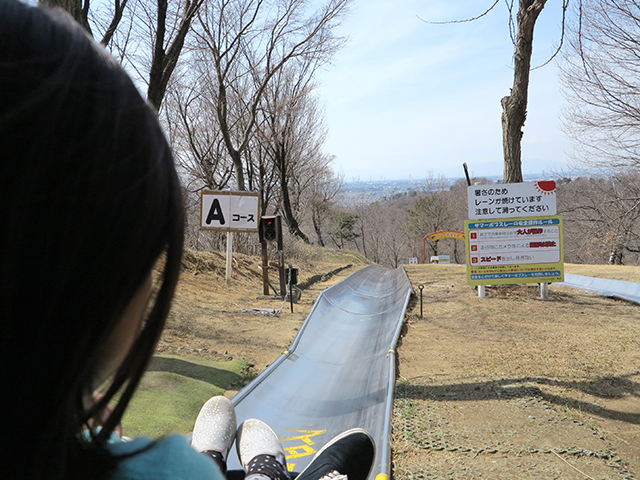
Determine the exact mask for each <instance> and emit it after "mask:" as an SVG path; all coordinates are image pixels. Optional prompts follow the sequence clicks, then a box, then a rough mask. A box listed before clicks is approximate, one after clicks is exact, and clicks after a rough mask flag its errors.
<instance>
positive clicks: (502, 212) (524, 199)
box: [467, 180, 556, 220]
mask: <svg viewBox="0 0 640 480" xmlns="http://www.w3.org/2000/svg"><path fill="white" fill-rule="evenodd" d="M467 201H468V204H469V218H470V219H471V220H488V219H496V218H517V217H542V216H550V215H555V214H556V182H554V181H553V180H549V181H539V182H525V183H505V184H495V185H474V186H471V187H467Z"/></svg>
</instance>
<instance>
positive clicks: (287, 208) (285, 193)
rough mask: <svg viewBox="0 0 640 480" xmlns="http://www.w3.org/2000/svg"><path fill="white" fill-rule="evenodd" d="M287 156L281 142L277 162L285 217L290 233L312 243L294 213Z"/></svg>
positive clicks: (277, 150) (277, 151)
mask: <svg viewBox="0 0 640 480" xmlns="http://www.w3.org/2000/svg"><path fill="white" fill-rule="evenodd" d="M286 158H287V152H286V146H285V145H283V144H279V145H278V147H277V149H276V158H275V164H276V165H277V166H278V171H279V173H280V194H281V195H282V209H283V211H284V219H285V221H286V222H287V226H288V227H289V233H291V235H294V236H296V237H298V238H299V239H300V240H302V241H303V242H305V243H311V242H310V241H309V238H308V237H307V236H306V235H305V234H304V232H303V231H302V230H300V224H299V223H298V220H297V219H296V217H295V215H294V213H293V209H292V208H291V198H290V197H289V181H288V175H287V161H286Z"/></svg>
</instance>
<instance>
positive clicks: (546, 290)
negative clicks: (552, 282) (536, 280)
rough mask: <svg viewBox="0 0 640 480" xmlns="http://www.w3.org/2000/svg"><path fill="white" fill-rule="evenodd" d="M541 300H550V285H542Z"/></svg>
mask: <svg viewBox="0 0 640 480" xmlns="http://www.w3.org/2000/svg"><path fill="white" fill-rule="evenodd" d="M540 298H543V299H545V300H546V299H548V298H549V284H548V283H541V284H540Z"/></svg>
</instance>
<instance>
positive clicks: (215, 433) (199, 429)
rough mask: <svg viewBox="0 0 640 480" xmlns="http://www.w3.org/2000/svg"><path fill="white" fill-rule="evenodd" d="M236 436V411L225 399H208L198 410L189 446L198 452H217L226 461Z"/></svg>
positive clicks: (220, 397) (229, 401)
mask: <svg viewBox="0 0 640 480" xmlns="http://www.w3.org/2000/svg"><path fill="white" fill-rule="evenodd" d="M235 436H236V411H235V409H234V408H233V403H231V400H229V399H228V398H226V397H223V396H217V397H212V398H210V399H209V400H208V401H207V402H206V403H205V404H204V405H203V406H202V408H201V409H200V413H199V414H198V418H197V419H196V424H195V426H194V427H193V435H192V436H191V446H192V447H193V448H195V449H196V450H197V451H199V452H218V453H220V454H222V457H223V460H224V461H226V460H227V457H228V455H229V450H231V445H233V440H234V439H235Z"/></svg>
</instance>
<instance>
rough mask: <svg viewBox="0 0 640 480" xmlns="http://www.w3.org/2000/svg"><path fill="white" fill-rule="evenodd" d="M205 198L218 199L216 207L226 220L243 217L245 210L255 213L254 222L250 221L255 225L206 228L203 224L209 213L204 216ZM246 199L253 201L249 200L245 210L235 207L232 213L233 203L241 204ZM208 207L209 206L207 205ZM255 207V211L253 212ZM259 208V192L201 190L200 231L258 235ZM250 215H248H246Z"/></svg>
mask: <svg viewBox="0 0 640 480" xmlns="http://www.w3.org/2000/svg"><path fill="white" fill-rule="evenodd" d="M205 197H214V199H215V198H217V199H218V206H219V208H220V212H221V214H222V215H223V216H224V217H225V219H226V218H229V219H233V218H234V217H235V216H239V217H244V216H245V213H246V210H249V207H250V210H251V211H252V212H254V211H255V213H254V216H255V222H254V221H253V220H252V221H251V223H255V226H246V227H245V226H239V227H232V226H231V222H229V226H228V227H224V226H207V225H204V223H205V215H208V214H209V212H207V213H206V214H205V203H207V202H206V201H205ZM247 199H255V200H251V205H247V206H246V207H247V208H246V210H242V211H238V210H237V209H238V208H240V207H239V206H238V205H235V209H236V212H232V208H233V207H234V205H233V203H234V202H242V200H247ZM214 201H215V200H211V206H210V207H209V210H210V209H211V208H212V207H213V205H212V204H213V202H214ZM208 205H209V204H208ZM254 206H255V210H254ZM260 208H261V198H260V192H245V191H230V190H225V191H214V190H202V191H201V192H200V230H213V231H218V232H245V233H258V232H259V228H260ZM247 215H250V214H247ZM225 223H226V222H225Z"/></svg>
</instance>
